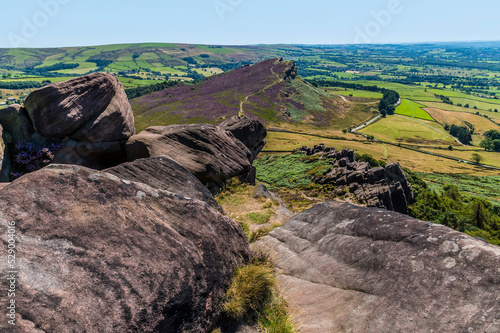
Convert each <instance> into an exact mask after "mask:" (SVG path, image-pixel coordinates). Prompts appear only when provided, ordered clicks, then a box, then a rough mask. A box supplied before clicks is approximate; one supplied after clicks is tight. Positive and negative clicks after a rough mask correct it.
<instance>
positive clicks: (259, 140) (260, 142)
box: [218, 117, 267, 185]
mask: <svg viewBox="0 0 500 333" xmlns="http://www.w3.org/2000/svg"><path fill="white" fill-rule="evenodd" d="M218 126H219V127H220V128H222V129H224V130H226V131H229V132H231V133H232V134H233V135H234V136H235V137H236V139H238V140H240V141H241V142H242V143H243V144H244V145H245V146H246V147H247V148H248V149H249V150H250V152H251V153H252V162H253V160H255V159H256V158H257V155H259V153H260V152H261V150H262V148H264V146H265V145H266V140H265V138H266V136H267V130H266V128H265V127H264V125H263V124H262V123H261V122H260V121H258V120H255V119H251V118H247V117H231V118H229V119H226V120H224V121H223V122H222V123H220V124H219V125H218ZM256 176H257V170H256V169H255V167H253V166H252V167H251V170H250V171H249V172H248V173H246V174H244V175H241V176H240V177H239V178H240V180H241V181H242V182H243V183H247V184H251V185H255V181H256V179H255V178H256Z"/></svg>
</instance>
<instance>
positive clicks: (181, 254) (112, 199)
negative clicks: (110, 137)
mask: <svg viewBox="0 0 500 333" xmlns="http://www.w3.org/2000/svg"><path fill="white" fill-rule="evenodd" d="M157 161H161V159H158V160H157ZM166 163H170V162H168V161H167V162H166ZM147 164H148V163H147V162H146V163H144V161H142V165H147ZM170 164H171V163H170ZM139 165H141V161H138V162H137V163H136V164H135V165H134V166H133V168H135V169H136V170H137V168H138V167H139ZM171 165H172V164H171ZM127 170H131V167H130V166H129V167H127V166H124V167H123V168H122V169H115V170H113V172H114V173H116V174H119V175H121V174H125V173H126V172H127ZM180 170H181V169H179V168H177V169H176V172H181V171H180ZM163 172H166V170H163ZM136 177H137V179H139V180H143V179H142V177H143V175H137V176H136ZM127 178H130V177H129V176H127ZM149 183H150V184H152V185H154V186H158V187H163V185H164V184H162V183H161V181H159V180H151V181H150V182H149ZM169 190H172V191H173V190H175V188H174V187H170V188H169ZM179 192H180V193H181V194H179V193H172V192H170V191H164V190H161V189H158V188H154V187H151V186H148V185H146V184H144V183H135V182H131V181H129V180H126V179H120V178H118V177H116V176H114V175H112V174H110V173H103V172H97V171H95V170H91V169H87V168H84V167H79V166H64V165H52V166H49V167H46V168H43V169H42V170H39V171H37V172H34V173H31V174H28V175H25V176H23V177H21V178H19V179H18V180H16V181H14V182H13V183H11V184H10V185H9V186H7V187H5V188H4V189H3V190H1V191H0V219H1V223H0V230H1V235H2V236H1V242H2V248H4V249H6V248H7V242H8V236H7V235H8V230H7V228H8V223H9V222H14V223H15V227H14V228H13V230H15V232H16V239H17V242H18V246H17V247H16V267H15V270H16V271H17V272H18V274H17V276H16V286H17V289H16V303H15V304H16V313H17V321H16V326H15V327H12V326H11V325H9V324H8V323H7V320H5V318H6V317H5V315H4V320H2V321H1V322H0V331H2V332H13V333H16V332H23V333H24V332H30V333H31V332H210V330H211V328H212V327H213V325H214V324H215V321H216V320H217V317H218V314H219V310H220V307H221V302H222V300H223V297H224V292H225V290H226V288H227V287H228V285H229V281H230V279H231V277H232V274H233V271H234V267H235V266H236V265H238V264H239V263H241V261H242V260H245V259H247V258H248V256H249V249H248V242H247V240H246V238H245V235H244V233H243V231H242V230H241V227H240V226H239V225H238V223H236V222H235V221H234V220H231V219H229V218H227V217H224V216H222V215H221V214H220V213H219V212H218V211H216V210H215V209H213V208H212V207H210V205H209V204H207V203H206V202H202V201H200V200H196V199H192V197H194V196H195V195H194V194H190V195H189V196H190V198H188V197H186V196H185V195H186V194H189V193H188V192H187V191H186V190H184V191H179ZM198 196H199V195H198ZM11 270H12V268H8V267H7V260H2V261H1V262H0V273H1V274H2V276H3V277H5V276H7V271H11ZM7 283H9V282H8V281H7V280H6V279H5V278H4V279H2V281H1V283H0V284H1V286H2V290H7V289H8V288H7ZM2 300H3V301H5V300H6V294H5V295H3V296H2ZM2 304H4V305H5V303H4V302H2Z"/></svg>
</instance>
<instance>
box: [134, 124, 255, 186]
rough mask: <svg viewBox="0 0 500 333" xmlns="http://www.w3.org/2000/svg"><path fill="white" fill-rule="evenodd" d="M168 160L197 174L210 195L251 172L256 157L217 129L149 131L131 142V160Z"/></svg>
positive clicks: (188, 127) (179, 127)
mask: <svg viewBox="0 0 500 333" xmlns="http://www.w3.org/2000/svg"><path fill="white" fill-rule="evenodd" d="M163 155H165V156H168V157H170V158H172V159H173V160H174V161H176V162H177V163H179V164H180V165H182V166H183V167H185V168H186V169H187V170H188V171H189V172H191V173H192V174H194V175H195V176H196V177H197V178H198V179H199V180H200V181H201V182H202V183H203V184H204V185H205V186H207V187H208V189H209V190H210V192H212V193H217V192H218V191H219V189H220V188H221V187H222V186H223V185H224V183H225V182H226V180H228V179H230V178H232V177H236V176H240V175H243V174H246V173H247V172H248V171H250V168H251V162H252V154H251V152H250V151H249V150H248V148H247V147H245V145H244V144H243V143H241V141H239V140H237V139H236V138H235V137H234V136H233V135H232V134H231V133H230V132H227V131H225V130H223V129H222V128H220V127H217V126H213V125H198V124H193V125H171V126H154V127H149V128H147V129H145V130H144V131H142V132H141V133H139V134H137V135H134V136H132V137H131V138H130V139H129V140H128V142H127V159H128V160H129V161H134V160H136V159H139V158H146V157H156V156H163Z"/></svg>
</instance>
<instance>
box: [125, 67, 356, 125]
mask: <svg viewBox="0 0 500 333" xmlns="http://www.w3.org/2000/svg"><path fill="white" fill-rule="evenodd" d="M131 104H132V109H133V110H134V114H135V119H136V127H137V129H138V130H142V129H144V128H146V127H148V126H153V125H169V124H179V123H217V122H220V120H221V119H225V118H227V117H230V116H234V115H238V114H244V115H246V116H248V117H251V118H254V119H258V120H260V121H262V122H264V123H266V124H270V123H279V122H290V123H293V122H297V123H298V122H300V123H309V124H312V125H315V126H332V125H333V123H338V122H337V120H338V119H339V118H342V117H344V115H345V113H347V112H348V111H349V110H350V104H349V102H348V101H347V100H345V99H343V98H341V97H338V96H334V95H331V94H330V93H328V92H326V91H325V90H322V89H318V88H315V87H313V86H312V85H310V84H308V83H306V82H305V81H303V80H302V79H301V78H300V77H299V76H297V67H296V66H295V63H294V62H293V61H284V60H283V58H273V59H268V60H265V61H262V62H260V63H257V64H255V65H252V66H244V67H241V68H239V69H235V70H233V71H230V72H226V73H223V74H220V75H216V76H212V77H210V78H207V79H205V80H203V81H202V82H200V83H198V84H196V85H179V86H176V87H173V88H169V89H166V90H163V91H160V92H157V93H153V94H151V95H146V96H142V97H139V98H136V99H133V100H132V101H131Z"/></svg>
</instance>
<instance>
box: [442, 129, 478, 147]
mask: <svg viewBox="0 0 500 333" xmlns="http://www.w3.org/2000/svg"><path fill="white" fill-rule="evenodd" d="M444 128H445V129H446V130H447V131H449V132H450V134H451V135H452V136H454V137H456V138H457V139H458V140H459V141H460V142H462V143H463V144H464V145H470V144H471V142H472V134H474V127H472V128H470V127H467V126H458V125H451V126H450V125H445V126H444Z"/></svg>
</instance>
